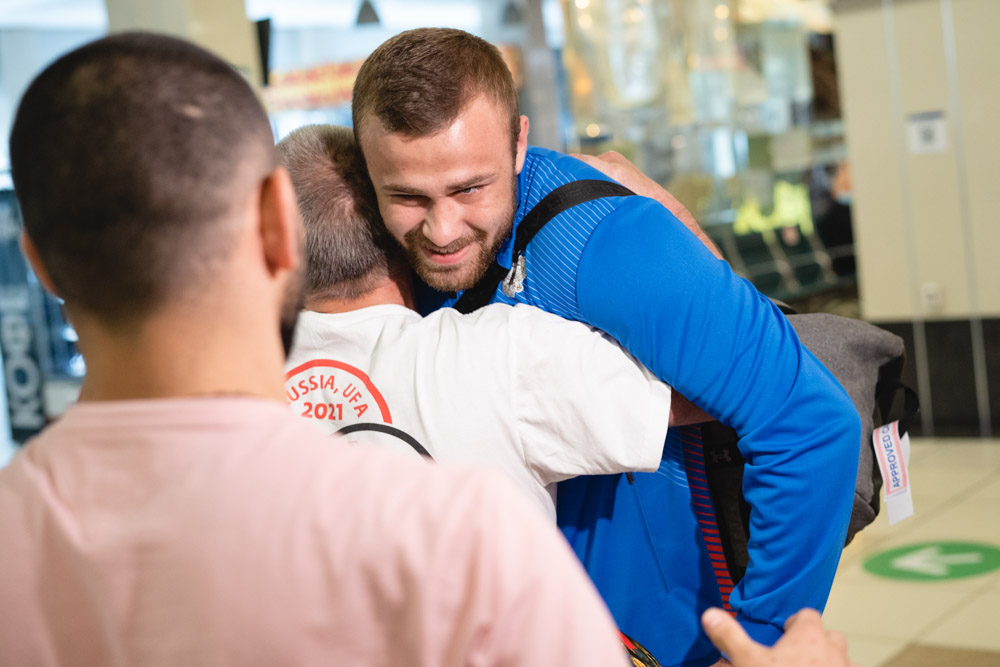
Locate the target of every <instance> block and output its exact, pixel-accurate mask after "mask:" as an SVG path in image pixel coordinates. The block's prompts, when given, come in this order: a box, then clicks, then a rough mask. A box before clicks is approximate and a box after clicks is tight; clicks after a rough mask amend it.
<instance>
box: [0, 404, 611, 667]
mask: <svg viewBox="0 0 1000 667" xmlns="http://www.w3.org/2000/svg"><path fill="white" fill-rule="evenodd" d="M0 608H2V614H0V617H2V619H0V664H2V665H29V664H31V665H34V664H38V665H44V664H66V665H70V664H78V665H181V664H183V665H203V664H232V665H251V664H260V665H279V664H284V665H291V664H294V665H310V664H322V665H498V664H531V665H545V664H553V665H554V664H571V665H602V666H603V665H613V664H623V663H624V655H623V653H622V651H621V648H620V646H619V645H618V643H617V641H616V637H615V634H614V628H613V625H612V621H611V618H610V616H609V614H608V612H607V611H606V609H605V608H604V606H603V604H602V603H601V602H600V600H599V598H598V597H597V594H596V592H595V591H594V590H593V588H592V586H591V585H590V583H589V582H588V581H587V580H586V577H585V575H584V574H583V571H582V569H581V568H580V566H579V564H578V563H577V561H576V559H575V558H574V557H573V556H572V554H571V553H570V551H569V549H568V547H567V546H566V545H565V544H564V543H563V541H562V539H561V537H560V536H559V535H558V534H557V533H556V532H555V530H554V529H553V527H552V526H551V525H548V524H547V522H546V521H545V519H544V517H543V515H542V513H541V512H539V511H538V510H537V509H536V508H534V507H530V506H529V505H528V504H527V501H525V500H522V499H521V497H520V495H519V494H518V493H517V492H516V491H514V490H512V489H510V488H509V487H508V486H507V483H506V482H505V481H504V480H501V479H498V478H497V474H496V473H489V472H483V471H470V470H461V471H460V472H456V471H455V469H452V468H447V467H445V466H443V465H434V464H429V463H423V462H420V461H409V460H405V459H403V458H402V457H397V456H396V455H394V454H392V453H388V452H383V451H381V450H376V449H374V448H365V447H352V446H347V445H344V444H342V443H339V442H337V441H336V440H333V439H331V438H329V437H325V436H322V435H319V434H317V433H316V431H315V430H314V429H312V428H311V427H310V426H309V425H308V424H306V423H304V422H302V421H301V420H299V419H297V418H295V417H294V416H292V415H291V414H289V412H288V408H287V406H284V405H281V404H279V403H277V402H270V401H264V400H258V399H249V398H203V399H175V400H155V401H152V400H150V401H125V402H111V403H81V404H78V405H75V406H73V407H72V408H70V410H69V411H68V412H67V414H66V415H65V417H64V418H63V419H62V420H60V421H59V422H58V423H56V424H54V425H53V426H51V427H49V428H48V429H47V430H46V431H45V432H44V433H42V435H40V436H39V437H38V438H36V439H35V440H34V441H32V442H31V443H29V444H28V446H27V447H26V448H25V449H24V450H23V451H22V452H20V453H19V454H18V455H17V456H15V458H14V460H13V461H12V462H11V463H10V465H9V466H8V467H7V468H5V469H3V470H0Z"/></svg>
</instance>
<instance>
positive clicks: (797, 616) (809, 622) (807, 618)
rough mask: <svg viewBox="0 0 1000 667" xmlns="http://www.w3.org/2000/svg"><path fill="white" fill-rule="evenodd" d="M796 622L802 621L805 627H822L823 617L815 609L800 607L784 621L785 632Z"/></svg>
mask: <svg viewBox="0 0 1000 667" xmlns="http://www.w3.org/2000/svg"><path fill="white" fill-rule="evenodd" d="M797 623H802V624H803V625H805V626H806V627H810V626H817V627H820V628H822V627H823V617H822V616H820V614H819V612H818V611H816V610H815V609H800V610H799V611H797V612H796V613H794V614H792V615H791V616H789V617H788V620H786V621H785V632H788V631H789V630H791V629H792V626H793V625H795V624H797Z"/></svg>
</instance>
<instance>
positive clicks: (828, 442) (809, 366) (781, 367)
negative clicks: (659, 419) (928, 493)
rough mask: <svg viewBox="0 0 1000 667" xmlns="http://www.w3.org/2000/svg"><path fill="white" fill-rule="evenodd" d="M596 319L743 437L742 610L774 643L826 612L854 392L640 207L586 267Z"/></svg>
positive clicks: (672, 226) (740, 285)
mask: <svg viewBox="0 0 1000 667" xmlns="http://www.w3.org/2000/svg"><path fill="white" fill-rule="evenodd" d="M577 302H578V306H579V309H580V312H581V314H582V315H583V319H584V320H585V321H587V322H589V323H591V324H593V325H594V326H597V327H599V328H601V329H604V330H605V331H607V332H608V333H610V334H611V335H612V336H614V337H615V338H616V339H617V340H619V341H620V342H621V343H622V344H623V345H624V346H625V347H626V348H627V349H628V350H629V351H630V352H631V353H632V354H633V355H634V356H635V357H636V358H638V359H639V360H640V361H642V362H643V363H644V364H646V366H647V367H648V368H649V369H650V370H652V371H653V372H654V373H656V374H657V375H658V376H659V377H660V378H661V379H663V380H664V381H666V382H667V383H669V384H670V385H672V386H673V387H675V388H676V389H677V390H678V391H680V392H681V393H682V394H683V395H685V396H686V397H688V398H689V399H691V400H692V401H693V402H694V403H696V404H697V405H699V406H701V407H702V409H704V410H705V411H706V412H708V413H709V414H711V415H713V416H714V417H716V418H717V419H719V420H720V421H722V422H723V423H725V424H728V425H729V426H731V427H732V428H734V429H735V430H736V431H737V433H738V434H739V435H740V442H739V447H740V451H741V452H742V453H743V455H744V456H745V457H746V459H747V464H746V468H745V472H744V478H743V491H744V496H745V497H746V500H747V502H748V503H749V504H750V506H751V514H750V535H749V543H748V551H749V555H750V564H749V566H748V567H747V570H746V575H745V577H744V579H743V580H742V582H740V584H739V585H738V586H737V588H736V590H734V591H733V593H732V594H731V596H730V599H729V602H730V604H731V605H732V606H733V608H734V609H736V611H737V614H738V615H737V618H738V620H740V621H741V623H742V624H743V626H744V628H746V630H747V632H748V633H750V634H751V636H754V637H755V638H756V639H758V641H763V642H765V643H768V644H771V643H773V642H774V641H775V640H776V639H777V638H778V636H780V628H781V626H783V624H784V621H785V619H786V618H787V617H788V616H789V615H791V614H792V613H794V612H795V611H797V610H798V609H800V608H802V607H813V608H816V609H820V610H822V608H823V606H824V605H825V602H826V598H827V596H828V594H829V591H830V586H831V585H832V583H833V576H834V573H835V571H836V569H837V563H838V561H839V558H840V553H841V551H842V549H843V547H844V539H845V535H846V530H847V522H848V519H849V517H850V513H851V507H852V502H853V497H854V486H855V482H856V477H857V462H858V448H859V444H860V439H861V426H860V420H859V417H858V414H857V412H856V410H855V408H854V406H853V404H852V403H851V401H850V398H849V397H848V395H847V393H846V392H845V391H844V389H843V388H842V387H841V386H840V383H839V382H838V381H837V380H836V379H835V378H834V377H833V376H832V375H831V374H830V373H829V371H827V369H826V368H825V367H824V366H823V365H822V364H821V363H820V362H819V361H818V360H817V359H816V358H815V357H814V356H813V355H812V353H810V352H809V351H808V350H806V349H805V348H804V347H803V346H802V344H801V343H800V342H799V340H798V337H797V336H796V334H795V332H794V330H793V329H792V327H791V325H790V324H789V323H788V320H787V319H786V318H785V317H784V316H783V315H782V314H781V313H780V312H779V311H778V310H777V308H775V307H774V305H773V304H772V303H771V302H770V301H769V300H768V299H766V298H765V297H763V296H762V295H761V294H760V293H759V292H757V290H756V289H755V288H754V287H753V286H752V285H751V284H750V283H749V282H747V281H746V280H744V279H742V278H740V277H739V276H737V275H735V274H734V273H733V272H732V271H731V270H730V269H729V266H728V264H726V263H725V262H722V261H719V260H717V259H715V258H714V257H713V256H712V255H711V254H710V253H709V252H708V251H707V250H706V249H705V247H704V246H703V245H702V244H701V243H700V242H699V241H698V240H697V239H696V238H695V236H694V235H693V234H691V233H690V232H689V231H687V229H685V228H684V226H683V225H682V224H681V223H680V222H679V221H678V220H677V219H676V218H674V217H673V215H671V214H670V213H669V212H668V211H666V210H665V209H663V208H662V207H660V206H659V205H658V204H656V203H654V202H652V201H650V200H647V199H642V198H639V197H630V198H628V199H627V200H625V201H623V202H622V204H621V205H620V206H619V207H618V208H617V209H616V210H615V211H614V212H613V213H612V214H611V215H609V216H608V217H607V218H605V219H604V220H603V221H602V222H601V223H600V224H599V226H598V227H597V228H596V230H595V231H594V233H593V235H592V236H591V238H590V240H589V242H588V244H587V246H586V248H585V249H584V251H583V255H582V258H581V261H580V265H579V273H578V278H577Z"/></svg>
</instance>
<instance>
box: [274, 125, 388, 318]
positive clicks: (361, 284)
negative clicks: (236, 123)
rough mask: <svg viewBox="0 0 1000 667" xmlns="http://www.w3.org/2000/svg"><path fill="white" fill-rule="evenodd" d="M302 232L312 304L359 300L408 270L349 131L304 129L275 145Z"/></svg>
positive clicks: (329, 127)
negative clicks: (402, 268)
mask: <svg viewBox="0 0 1000 667" xmlns="http://www.w3.org/2000/svg"><path fill="white" fill-rule="evenodd" d="M278 153H279V154H280V156H281V162H282V164H283V165H284V166H285V168H286V169H287V170H288V173H289V174H290V175H291V177H292V184H293V185H294V186H295V196H296V198H297V199H298V203H299V211H301V213H302V222H303V225H304V226H305V229H306V258H307V267H308V268H307V269H306V294H307V296H308V298H309V299H343V300H351V299H357V298H358V297H360V296H362V295H364V294H365V293H367V292H368V291H370V290H371V289H372V288H373V287H375V286H376V285H377V283H378V281H380V280H381V279H384V278H385V277H387V276H389V274H390V271H391V270H392V269H393V268H394V264H395V265H399V264H400V263H403V262H405V259H404V258H403V256H402V254H401V249H400V248H399V245H398V244H397V243H396V241H395V240H394V239H393V238H392V237H391V236H390V235H389V233H388V231H386V229H385V224H384V223H383V222H382V218H381V216H380V215H379V212H378V202H377V201H376V198H375V190H374V189H373V188H372V185H371V182H370V181H369V180H368V177H367V173H366V172H365V167H364V161H363V158H362V157H361V150H360V148H359V147H358V144H357V142H356V141H355V140H354V135H353V134H351V130H350V129H348V128H346V127H338V126H335V125H308V126H306V127H301V128H299V129H298V130H295V131H294V132H292V133H291V134H289V135H288V136H287V137H285V138H284V139H282V140H281V141H280V142H279V143H278Z"/></svg>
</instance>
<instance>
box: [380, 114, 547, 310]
mask: <svg viewBox="0 0 1000 667" xmlns="http://www.w3.org/2000/svg"><path fill="white" fill-rule="evenodd" d="M508 118H509V117H508V116H506V115H504V114H503V113H502V112H501V111H500V109H499V106H498V105H497V104H496V103H494V102H493V101H492V100H491V99H490V98H488V97H486V96H484V95H479V96H477V97H475V98H473V99H472V101H471V102H469V104H467V105H466V106H465V108H464V109H463V110H462V111H461V113H459V115H458V117H457V118H456V119H455V120H454V121H453V122H452V123H450V124H449V125H448V126H446V127H445V128H444V129H442V130H440V131H439V132H436V133H434V134H430V135H426V136H418V137H413V136H408V135H404V134H399V133H391V132H388V131H386V130H385V129H384V128H383V127H382V125H381V123H380V122H379V121H378V120H377V119H374V118H372V119H370V120H368V121H367V122H366V123H365V124H364V125H363V126H362V127H361V131H360V138H361V149H362V151H363V152H364V155H365V161H366V162H367V164H368V173H369V175H370V176H371V179H372V183H373V185H374V186H375V193H376V195H377V196H378V203H379V210H380V211H381V213H382V217H383V218H384V220H385V225H386V227H387V228H388V229H389V232H390V233H391V234H392V235H393V236H394V237H395V238H396V240H397V241H399V242H400V244H402V246H403V248H404V249H405V250H406V253H407V255H408V257H409V260H410V264H411V265H412V266H413V268H414V269H415V270H416V272H417V274H418V275H419V276H420V277H421V278H422V279H423V280H424V281H425V282H426V283H427V284H428V285H430V286H431V287H433V288H435V289H438V290H442V291H459V290H464V289H468V288H469V287H472V286H473V285H474V284H475V283H476V281H478V280H479V278H480V277H481V276H482V275H483V273H484V272H485V271H486V269H487V268H488V267H489V266H490V264H491V263H492V261H493V259H494V257H495V256H496V252H497V250H498V249H499V248H500V246H501V245H502V244H503V242H504V240H505V239H506V238H507V237H508V236H509V235H510V230H511V225H512V224H513V220H514V212H515V207H516V205H517V174H518V173H519V172H520V170H521V167H522V166H523V164H524V154H525V151H526V149H527V135H528V121H527V118H524V117H523V116H522V118H521V132H520V134H519V136H518V140H517V144H516V149H515V151H514V155H511V138H510V124H509V122H508Z"/></svg>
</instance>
